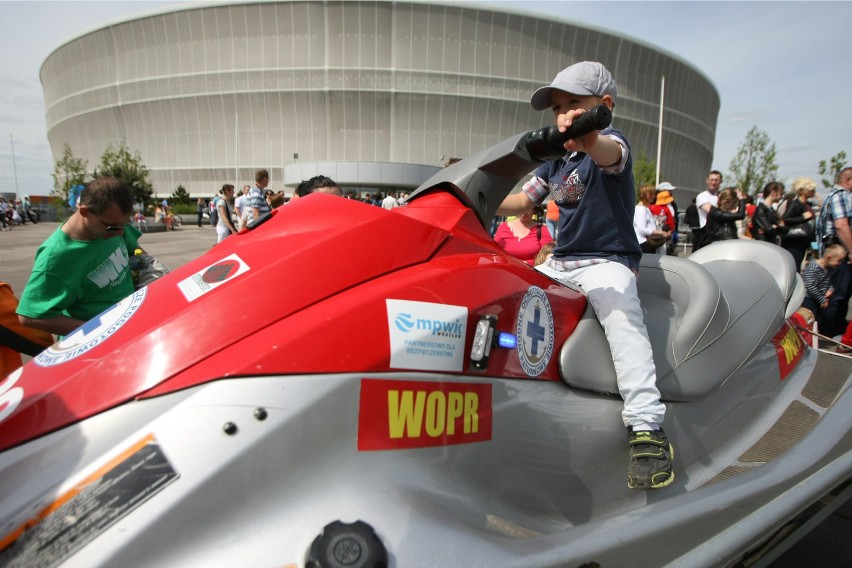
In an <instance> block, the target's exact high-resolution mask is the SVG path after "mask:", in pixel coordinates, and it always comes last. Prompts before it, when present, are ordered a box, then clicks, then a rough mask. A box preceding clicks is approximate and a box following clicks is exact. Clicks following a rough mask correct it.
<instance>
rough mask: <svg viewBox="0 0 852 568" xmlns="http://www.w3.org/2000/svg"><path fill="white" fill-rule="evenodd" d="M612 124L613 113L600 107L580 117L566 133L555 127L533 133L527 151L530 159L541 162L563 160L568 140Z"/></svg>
mask: <svg viewBox="0 0 852 568" xmlns="http://www.w3.org/2000/svg"><path fill="white" fill-rule="evenodd" d="M611 122H612V111H610V110H609V109H608V108H607V107H605V106H604V105H598V106H596V107H594V108H592V109H590V110H587V111H586V112H584V113H583V114H581V115H580V116H578V117H577V118H576V119H575V120H574V121H573V122H572V123H571V126H569V127H568V129H567V130H566V131H565V132H559V128H558V127H557V126H555V125H554V126H548V127H546V128H542V129H540V130H536V131H534V132H531V133H530V135H529V136H528V137H527V141H526V147H527V151H528V152H529V154H530V157H532V158H534V159H538V160H541V161H546V160H553V159H556V158H561V157H562V156H564V155H565V148H564V145H565V143H566V142H567V141H568V140H571V139H574V138H580V137H581V136H585V135H586V134H588V133H590V132H594V131H595V130H603V129H604V128H606V127H607V126H609V125H610V123H611Z"/></svg>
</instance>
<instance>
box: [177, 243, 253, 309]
mask: <svg viewBox="0 0 852 568" xmlns="http://www.w3.org/2000/svg"><path fill="white" fill-rule="evenodd" d="M248 269H249V265H248V264H246V263H245V262H244V261H243V259H241V258H240V257H239V256H237V255H236V254H232V255H230V256H226V257H225V258H223V259H222V260H219V261H216V262H214V263H213V264H211V265H210V266H208V267H207V268H204V269H203V270H199V271H198V272H196V273H195V274H193V275H192V276H190V277H189V278H185V279H184V280H181V281H180V282H178V288H179V289H180V291H181V292H183V295H184V297H185V298H186V301H187V302H191V301H193V300H197V299H198V298H200V297H201V296H203V295H204V294H206V293H208V292H210V291H212V290H214V289H215V288H218V287H219V286H221V285H222V284H224V283H225V282H228V281H229V280H233V279H234V278H236V277H237V276H239V275H240V274H243V273H244V272H248Z"/></svg>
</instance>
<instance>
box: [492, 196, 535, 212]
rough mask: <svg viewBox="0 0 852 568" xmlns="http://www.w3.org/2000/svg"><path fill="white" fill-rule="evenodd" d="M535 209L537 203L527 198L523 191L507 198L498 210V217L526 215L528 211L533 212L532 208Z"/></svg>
mask: <svg viewBox="0 0 852 568" xmlns="http://www.w3.org/2000/svg"><path fill="white" fill-rule="evenodd" d="M533 207H535V203H533V202H532V200H531V199H530V198H529V197H527V194H526V193H524V192H523V191H521V192H520V193H513V194H512V195H509V196H507V197H506V199H504V200H503V203H501V204H500V207H498V208H497V214H498V215H520V214H521V213H526V212H527V211H532V208H533Z"/></svg>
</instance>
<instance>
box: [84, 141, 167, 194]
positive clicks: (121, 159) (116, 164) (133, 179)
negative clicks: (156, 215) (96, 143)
mask: <svg viewBox="0 0 852 568" xmlns="http://www.w3.org/2000/svg"><path fill="white" fill-rule="evenodd" d="M148 173H149V172H148V168H147V167H146V166H145V164H143V163H142V156H140V155H139V152H138V151H137V152H135V153H133V154H131V153H130V150H129V149H128V148H127V144H126V143H125V141H124V140H122V141H121V142H119V143H118V147H117V148H116V147H113V145H112V144H110V145H109V147H107V149H106V150H104V153H103V155H102V156H101V163H100V165H99V166H98V168H97V169H96V170H95V172H94V175H95V177H101V176H114V177H117V178H118V179H120V180H121V181H123V182H124V183H125V184H126V185H127V187H129V188H130V191H131V192H133V200H134V201H135V202H137V203H142V204H148V203H149V202H150V201H151V197H152V196H153V194H154V190H153V187H152V186H151V182H150V181H148Z"/></svg>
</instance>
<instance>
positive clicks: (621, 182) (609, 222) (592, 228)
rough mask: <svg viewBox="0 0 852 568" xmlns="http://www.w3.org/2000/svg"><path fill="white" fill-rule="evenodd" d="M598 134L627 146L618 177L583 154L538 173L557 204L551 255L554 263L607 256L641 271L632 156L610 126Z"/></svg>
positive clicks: (554, 162) (576, 153)
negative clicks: (557, 220) (623, 162)
mask: <svg viewBox="0 0 852 568" xmlns="http://www.w3.org/2000/svg"><path fill="white" fill-rule="evenodd" d="M600 135H601V136H606V135H614V136H616V137H617V138H619V139H620V140H622V141H623V142H624V144H625V146H627V148H628V157H627V162H626V164H625V166H624V168H623V169H622V170H621V172H620V173H617V174H609V173H605V172H604V171H603V170H602V169H601V168H600V167H599V166H598V165H597V164H596V163H595V162H594V160H592V159H591V158H590V157H588V156H587V155H586V154H583V153H580V152H574V153H573V154H572V155H571V156H567V155H566V157H565V158H561V159H559V160H552V161H550V162H547V163H545V164H542V165H541V166H539V167H538V168H537V169H536V171H535V175H536V176H537V177H539V178H541V179H542V180H543V181H544V182H545V183H546V184H547V186H548V187H549V188H550V196H551V198H552V199H553V200H554V201H556V205H558V206H559V211H560V216H559V232H558V237H557V242H556V249H555V250H554V251H553V256H554V258H555V259H556V260H585V259H592V258H606V259H608V260H613V261H616V262H620V263H622V264H624V265H626V266H627V267H628V268H631V269H637V268H638V267H639V259H640V258H641V257H642V251H641V250H640V248H639V242H638V240H637V239H636V232H635V231H634V229H633V212H634V209H635V207H636V190H635V187H634V184H633V157H632V155H630V153H629V148H630V147H629V145H628V144H627V140H626V139H625V138H624V135H623V134H622V133H621V132H619V131H618V130H616V129H614V128H607V129H606V130H603V131H601V133H600Z"/></svg>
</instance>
